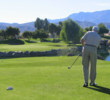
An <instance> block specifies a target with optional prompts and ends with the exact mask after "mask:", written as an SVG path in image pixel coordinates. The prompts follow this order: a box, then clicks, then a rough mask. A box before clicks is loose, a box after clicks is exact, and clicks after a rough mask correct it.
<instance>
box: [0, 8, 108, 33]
mask: <svg viewBox="0 0 110 100" xmlns="http://www.w3.org/2000/svg"><path fill="white" fill-rule="evenodd" d="M69 18H71V19H72V20H74V21H76V22H77V23H78V24H79V25H80V26H81V27H82V28H85V27H89V26H93V25H98V24H99V23H103V24H104V25H105V26H106V27H107V28H108V29H109V30H110V10H103V11H95V12H79V13H72V14H71V15H69V16H68V17H65V18H62V19H54V20H52V19H48V21H49V22H50V23H55V24H58V22H59V21H65V20H67V19H69ZM8 26H12V27H17V28H19V29H20V32H24V31H34V30H35V27H34V22H28V23H24V24H18V23H12V24H10V23H0V29H6V27H8Z"/></svg>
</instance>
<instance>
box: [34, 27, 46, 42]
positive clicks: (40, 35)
mask: <svg viewBox="0 0 110 100" xmlns="http://www.w3.org/2000/svg"><path fill="white" fill-rule="evenodd" d="M33 38H34V39H37V38H40V41H43V40H45V39H46V38H48V33H47V32H46V31H44V30H43V29H40V30H36V31H35V32H34V34H33Z"/></svg>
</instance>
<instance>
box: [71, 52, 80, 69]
mask: <svg viewBox="0 0 110 100" xmlns="http://www.w3.org/2000/svg"><path fill="white" fill-rule="evenodd" d="M79 56H80V54H79V55H78V56H77V58H76V59H75V61H74V62H73V63H72V65H71V66H70V68H71V67H72V66H73V64H74V63H75V62H76V61H77V59H78V58H79Z"/></svg>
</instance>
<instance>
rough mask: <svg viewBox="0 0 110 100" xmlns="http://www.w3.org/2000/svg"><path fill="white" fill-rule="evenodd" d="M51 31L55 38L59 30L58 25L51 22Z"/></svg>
mask: <svg viewBox="0 0 110 100" xmlns="http://www.w3.org/2000/svg"><path fill="white" fill-rule="evenodd" d="M49 32H50V33H51V35H52V36H53V38H55V36H56V32H57V25H56V24H54V23H51V24H49Z"/></svg>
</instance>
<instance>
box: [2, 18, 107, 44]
mask: <svg viewBox="0 0 110 100" xmlns="http://www.w3.org/2000/svg"><path fill="white" fill-rule="evenodd" d="M34 26H35V28H36V30H35V31H34V32H30V31H25V32H23V33H22V36H21V37H23V38H27V39H28V40H30V39H31V38H34V39H37V38H40V40H41V41H42V40H45V39H46V38H48V37H52V38H53V39H56V38H59V39H61V40H62V41H65V42H66V43H70V42H72V43H79V41H80V38H81V37H82V35H84V33H86V31H91V30H92V26H90V27H87V28H85V29H82V28H81V27H80V26H79V25H78V24H77V23H76V22H75V21H73V20H72V19H68V20H65V21H63V22H59V23H57V24H55V23H49V21H48V20H47V19H44V20H43V19H40V18H37V19H36V21H35V22H34ZM98 27H99V34H100V35H101V36H103V35H104V33H107V32H108V31H109V30H108V29H107V28H106V27H105V25H104V24H103V23H100V24H98ZM19 34H20V31H19V29H18V28H16V27H10V26H9V27H7V28H6V30H0V38H2V39H4V40H7V39H18V38H19Z"/></svg>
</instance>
